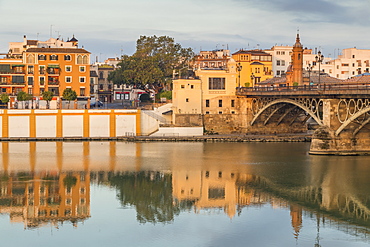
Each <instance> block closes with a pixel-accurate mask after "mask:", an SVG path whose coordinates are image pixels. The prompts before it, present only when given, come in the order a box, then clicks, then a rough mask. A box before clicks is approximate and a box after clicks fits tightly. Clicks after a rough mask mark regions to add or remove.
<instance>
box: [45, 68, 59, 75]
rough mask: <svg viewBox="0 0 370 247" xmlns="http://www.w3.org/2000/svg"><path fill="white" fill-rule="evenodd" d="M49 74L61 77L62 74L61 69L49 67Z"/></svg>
mask: <svg viewBox="0 0 370 247" xmlns="http://www.w3.org/2000/svg"><path fill="white" fill-rule="evenodd" d="M47 73H48V74H49V75H59V74H60V69H59V67H58V68H54V67H49V68H47Z"/></svg>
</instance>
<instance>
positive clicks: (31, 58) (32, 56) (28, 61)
mask: <svg viewBox="0 0 370 247" xmlns="http://www.w3.org/2000/svg"><path fill="white" fill-rule="evenodd" d="M27 63H35V56H34V55H32V54H30V55H28V56H27Z"/></svg>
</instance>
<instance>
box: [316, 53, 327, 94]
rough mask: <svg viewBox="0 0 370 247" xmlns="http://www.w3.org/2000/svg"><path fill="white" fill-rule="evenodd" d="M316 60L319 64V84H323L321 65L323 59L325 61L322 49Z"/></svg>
mask: <svg viewBox="0 0 370 247" xmlns="http://www.w3.org/2000/svg"><path fill="white" fill-rule="evenodd" d="M315 60H316V63H318V64H319V86H321V85H320V84H321V80H320V79H321V78H320V75H321V68H320V65H321V63H322V61H324V55H321V51H319V52H318V53H317V55H316V57H315ZM324 90H325V84H324Z"/></svg>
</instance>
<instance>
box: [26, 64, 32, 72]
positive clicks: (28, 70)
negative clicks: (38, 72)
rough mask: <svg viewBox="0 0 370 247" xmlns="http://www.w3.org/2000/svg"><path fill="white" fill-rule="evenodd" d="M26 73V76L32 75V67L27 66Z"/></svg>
mask: <svg viewBox="0 0 370 247" xmlns="http://www.w3.org/2000/svg"><path fill="white" fill-rule="evenodd" d="M27 73H28V74H33V65H29V66H28V67H27Z"/></svg>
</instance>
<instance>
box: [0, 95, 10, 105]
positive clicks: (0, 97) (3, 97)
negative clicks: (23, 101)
mask: <svg viewBox="0 0 370 247" xmlns="http://www.w3.org/2000/svg"><path fill="white" fill-rule="evenodd" d="M0 100H1V102H2V103H4V104H7V103H8V102H9V100H10V99H9V95H7V94H6V93H3V94H1V95H0Z"/></svg>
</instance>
